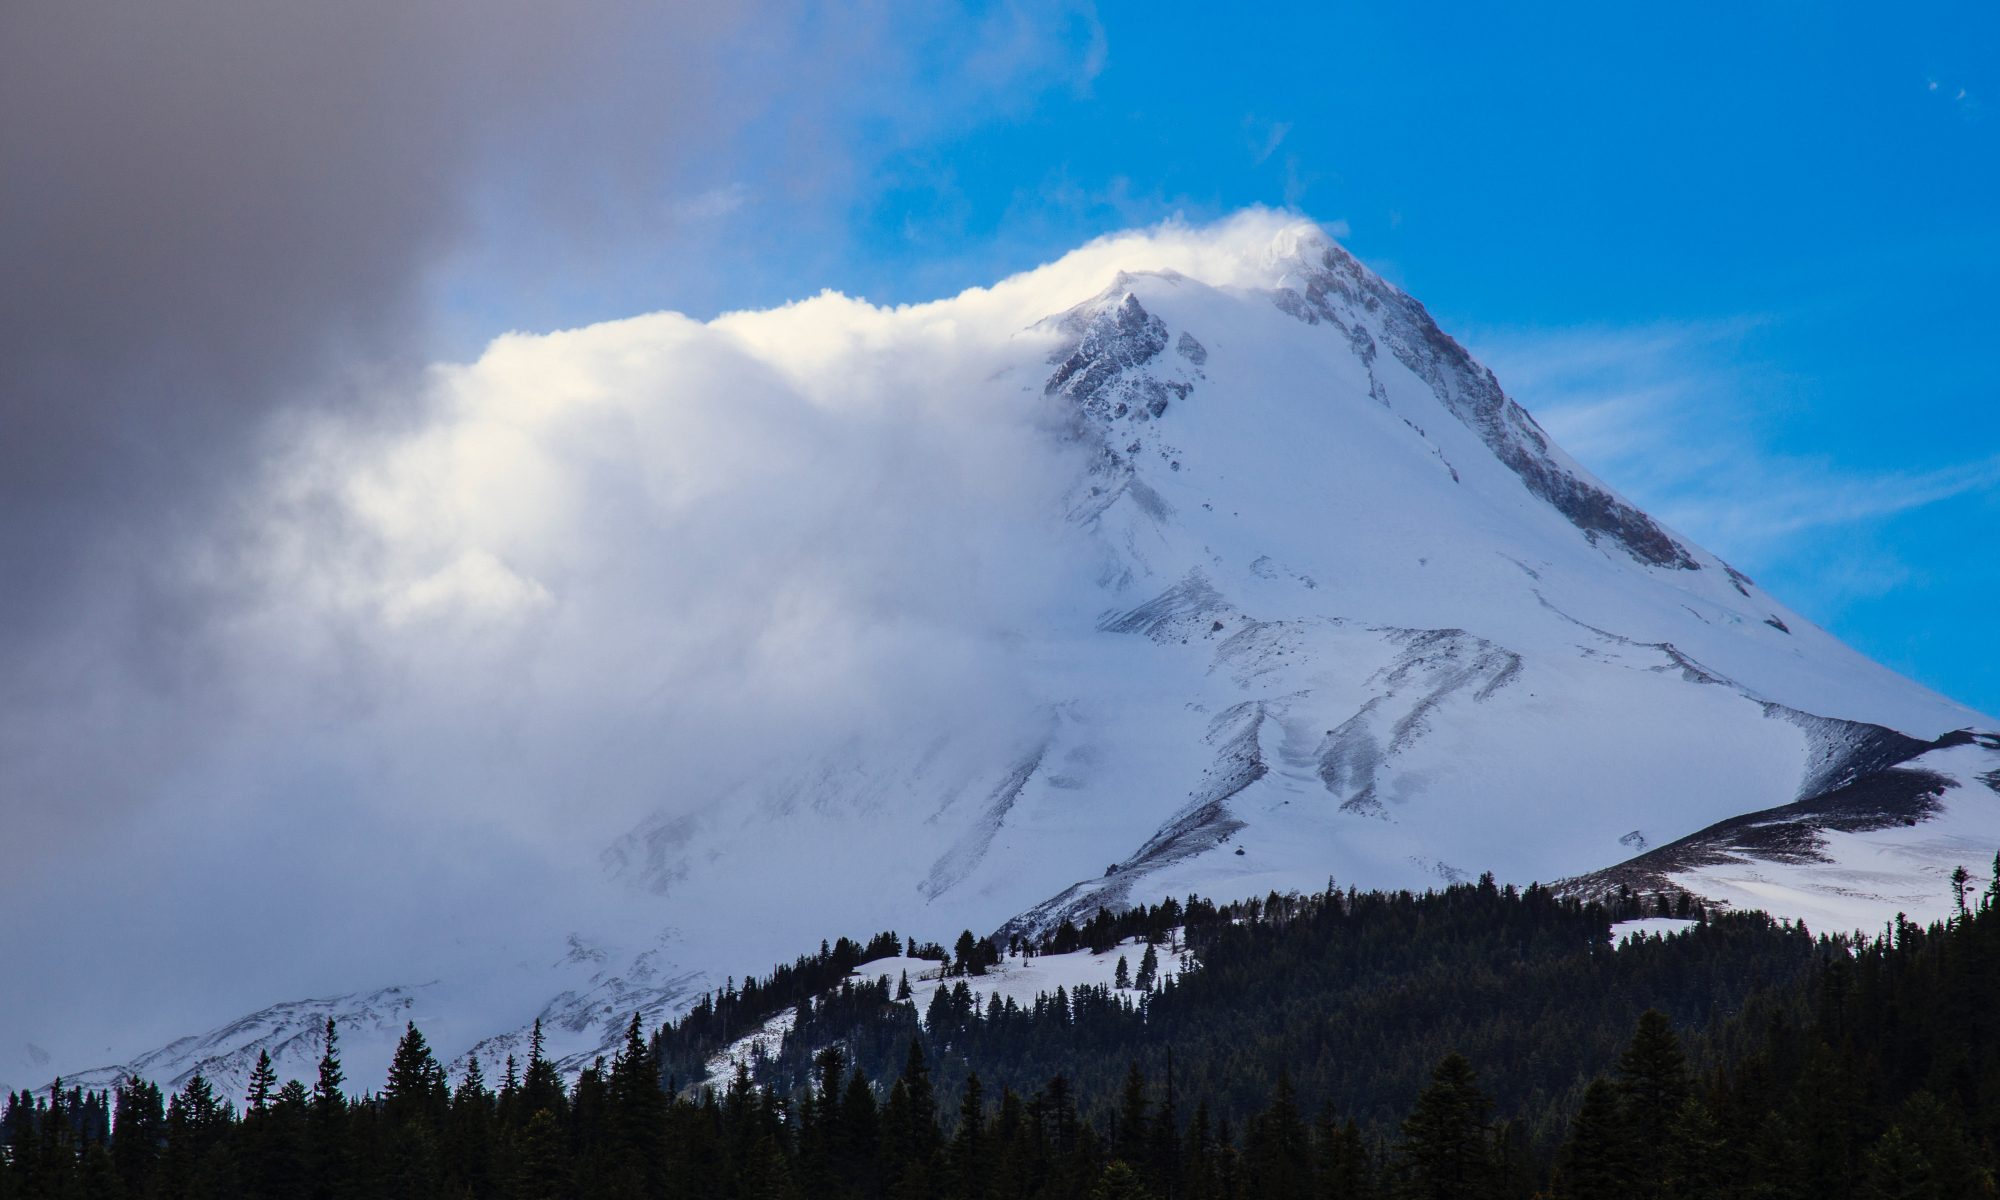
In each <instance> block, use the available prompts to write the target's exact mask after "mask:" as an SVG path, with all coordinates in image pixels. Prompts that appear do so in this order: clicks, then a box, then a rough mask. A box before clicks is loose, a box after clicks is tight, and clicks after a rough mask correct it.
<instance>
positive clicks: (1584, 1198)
mask: <svg viewBox="0 0 2000 1200" xmlns="http://www.w3.org/2000/svg"><path fill="white" fill-rule="evenodd" d="M1632 1176H1633V1169H1632V1154H1631V1136H1630V1133H1629V1132H1628V1130H1627V1129H1626V1126H1625V1114H1624V1112H1623V1110H1622V1109H1621V1108H1620V1107H1619V1103H1618V1092H1617V1089H1615V1088H1613V1087H1612V1086H1611V1084H1610V1083H1608V1082H1606V1081H1605V1080H1603V1079H1593V1080H1591V1082H1590V1086H1589V1087H1587V1088H1585V1089H1584V1093H1583V1104H1582V1106H1581V1107H1579V1108H1578V1109H1577V1114H1576V1120H1575V1121H1574V1122H1572V1123H1571V1124H1570V1130H1569V1140H1568V1141H1567V1142H1565V1143H1564V1144H1563V1148H1562V1153H1561V1155H1560V1156H1559V1157H1558V1160H1557V1164H1556V1187H1555V1194H1556V1196H1557V1200H1623V1198H1624V1197H1626V1196H1629V1195H1632V1194H1633V1183H1632Z"/></svg>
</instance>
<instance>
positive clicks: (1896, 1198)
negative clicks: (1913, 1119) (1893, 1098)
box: [1861, 1125, 1957, 1200]
mask: <svg viewBox="0 0 2000 1200" xmlns="http://www.w3.org/2000/svg"><path fill="white" fill-rule="evenodd" d="M1861 1197H1862V1200H1957V1198H1956V1197H1947V1196H1945V1195H1943V1194H1942V1193H1941V1192H1939V1191H1938V1187H1937V1180H1936V1178H1935V1176H1934V1172H1933V1171H1932V1169H1931V1163H1930V1160H1929V1159H1928V1158H1926V1157H1924V1152H1923V1150H1922V1149H1920V1148H1919V1147H1918V1146H1917V1144H1916V1142H1914V1141H1912V1140H1911V1139H1910V1137H1909V1135H1907V1134H1905V1133H1904V1132H1903V1127H1902V1126H1900V1125H1891V1126H1889V1130H1888V1132H1886V1133H1884V1134H1883V1135H1882V1136H1881V1138H1880V1139H1878V1140H1877V1141H1876V1143H1875V1145H1874V1147H1873V1148H1872V1149H1870V1150H1869V1151H1868V1163H1867V1168H1866V1172H1865V1174H1864V1176H1863V1182H1862V1185H1861Z"/></svg>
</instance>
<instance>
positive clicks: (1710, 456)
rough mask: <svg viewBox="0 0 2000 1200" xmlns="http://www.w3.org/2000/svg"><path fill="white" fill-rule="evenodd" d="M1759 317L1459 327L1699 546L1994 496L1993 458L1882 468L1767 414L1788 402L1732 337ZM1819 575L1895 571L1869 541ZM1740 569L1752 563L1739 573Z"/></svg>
mask: <svg viewBox="0 0 2000 1200" xmlns="http://www.w3.org/2000/svg"><path fill="white" fill-rule="evenodd" d="M1764 324H1765V321H1764V320H1763V319H1762V318H1759V317H1754V316H1751V317H1735V318H1728V319H1723V320H1714V321H1703V322H1667V323H1659V324H1651V325H1643V326H1628V327H1616V328H1610V327H1592V328H1577V329H1562V330H1554V331H1547V330H1540V331H1511V332H1494V333H1490V334H1487V335H1485V336H1483V337H1476V338H1474V339H1473V342H1474V347H1475V350H1476V351H1477V352H1478V353H1479V354H1480V355H1481V356H1482V357H1483V358H1484V359H1485V360H1486V361H1487V362H1489V363H1490V364H1491V365H1492V366H1493V368H1494V370H1495V372H1496V373H1497V374H1498V375H1499V376H1500V379H1501V382H1502V384H1503V385H1504V386H1506V387H1507V389H1508V390H1509V392H1510V393H1511V394H1513V395H1514V396H1515V397H1516V398H1517V399H1519V400H1520V401H1521V402H1522V403H1523V404H1524V405H1526V406H1527V407H1528V408H1529V409H1530V410H1531V411H1532V412H1533V413H1534V414H1535V418H1536V420H1537V421H1539V422H1540V423H1541V424H1542V426H1543V427H1544V428H1545V429H1547V430H1548V431H1549V433H1550V434H1551V435H1553V436H1554V437H1555V439H1556V441H1557V442H1558V443H1560V444H1561V445H1562V446H1563V448H1564V449H1566V450H1568V451H1569V452H1570V453H1571V454H1572V455H1574V456H1575V457H1577V458H1578V459H1579V460H1581V461H1582V462H1583V463H1584V464H1585V465H1586V466H1587V467H1589V468H1590V469H1591V470H1592V471H1594V472H1595V473H1597V474H1598V475H1600V476H1601V477H1603V478H1604V479H1605V480H1606V481H1607V482H1609V483H1611V484H1612V485H1613V486H1614V487H1616V488H1618V489H1619V490H1620V491H1622V492H1624V493H1625V494H1627V495H1628V496H1630V497H1631V498H1632V499H1633V500H1634V501H1636V502H1637V503H1639V504H1640V505H1641V506H1643V507H1645V508H1647V509H1649V510H1650V511H1652V512H1654V513H1655V514H1656V515H1658V516H1659V517H1661V518H1662V519H1663V520H1665V521H1667V522H1668V523H1669V524H1671V525H1673V526H1674V527H1676V528H1678V529H1680V530H1682V531H1683V532H1685V533H1686V534H1688V535H1689V536H1690V537H1693V538H1694V539H1695V540H1696V541H1699V542H1701V543H1703V544H1704V545H1706V546H1708V547H1709V548H1710V549H1712V550H1715V551H1716V552H1717V553H1720V554H1722V555H1723V556H1724V557H1726V558H1730V559H1732V560H1735V561H1737V562H1739V564H1742V565H1746V566H1749V565H1751V564H1758V563H1762V564H1767V565H1768V564H1779V565H1783V564H1785V563H1787V562H1796V561H1800V560H1803V559H1806V558H1807V557H1809V556H1814V555H1819V554H1822V553H1823V552H1824V549H1825V546H1826V544H1827V541H1828V539H1829V537H1833V536H1846V535H1851V534H1861V533H1863V532H1872V531H1873V530H1874V529H1875V528H1876V527H1878V526H1880V525H1881V524H1883V523H1885V522H1887V521H1889V520H1890V519H1892V518H1895V517H1898V516H1902V515H1905V514H1909V513H1912V512H1916V511H1918V510H1921V509H1925V508H1929V507H1931V506H1934V505H1938V504H1941V503H1944V502H1946V501H1950V500H1954V499H1958V498H1961V497H1966V496H1971V495H1978V494H1982V493H1993V494H1996V495H2000V455H1991V456H1985V457H1978V458H1970V459H1967V460H1964V461H1959V462H1949V463H1945V464H1942V465H1924V466H1919V467H1908V468H1902V467H1894V466H1882V465H1869V464H1861V465H1856V464H1854V463H1852V462H1850V461H1843V460H1842V458H1841V457H1839V456H1837V455H1836V454H1835V453H1834V447H1832V446H1831V445H1825V444H1818V445H1815V444H1806V443H1802V442H1801V441H1800V440H1799V438H1798V434H1797V432H1796V430H1793V431H1789V432H1788V431H1786V430H1782V429H1779V428H1777V427H1776V426H1777V422H1776V421H1775V420H1774V419H1773V415H1774V414H1776V413H1782V412H1783V411H1785V410H1787V409H1788V408H1790V407H1792V406H1793V404H1794V400H1793V398H1791V397H1788V396H1784V395H1777V394H1774V391H1775V389H1776V387H1777V386H1778V385H1777V384H1776V383H1774V382H1773V381H1772V379H1771V378H1770V377H1769V376H1768V374H1767V373H1766V372H1764V371H1762V370H1760V369H1759V368H1758V366H1757V365H1756V363H1755V361H1754V357H1753V356H1751V355H1750V354H1749V353H1748V352H1747V351H1746V348H1745V347H1746V343H1747V342H1748V341H1749V340H1751V338H1752V337H1753V335H1754V334H1755V332H1756V331H1757V330H1758V329H1759V328H1760V327H1761V326H1762V325H1764ZM1869 558H1870V559H1871V562H1872V566H1871V567H1870V569H1869V570H1867V571H1863V572H1852V571H1849V572H1842V571H1838V570H1833V569H1831V568H1830V567H1829V569H1827V570H1826V571H1824V572H1822V573H1821V574H1822V577H1823V578H1824V579H1825V580H1826V586H1827V587H1828V588H1829V589H1830V590H1831V591H1833V592H1847V593H1849V594H1878V593H1880V592H1881V591H1884V590H1887V589H1888V588H1891V587H1894V586H1896V585H1897V583H1898V582H1900V581H1901V579H1902V578H1904V577H1905V576H1906V575H1907V570H1906V569H1905V568H1904V567H1902V566H1899V565H1897V564H1896V562H1895V561H1894V555H1893V554H1889V555H1886V556H1885V555H1884V554H1882V553H1879V552H1871V554H1870V555H1869ZM1753 573H1754V570H1753Z"/></svg>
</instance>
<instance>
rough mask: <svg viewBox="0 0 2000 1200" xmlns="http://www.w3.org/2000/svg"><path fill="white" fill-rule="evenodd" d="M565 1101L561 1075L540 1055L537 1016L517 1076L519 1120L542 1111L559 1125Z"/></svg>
mask: <svg viewBox="0 0 2000 1200" xmlns="http://www.w3.org/2000/svg"><path fill="white" fill-rule="evenodd" d="M567 1099H568V1097H567V1095H566V1094H565V1092H564V1090H563V1082H562V1076H561V1074H559V1073H558V1072H557V1071H556V1066H555V1064H554V1063H552V1062H550V1061H549V1060H548V1056H547V1055H545V1054H544V1053H543V1041H542V1020H541V1018H540V1017H537V1018H535V1025H534V1028H533V1030H532V1031H531V1032H530V1033H529V1034H528V1067H527V1070H526V1071H525V1072H523V1073H522V1076H521V1103H520V1109H521V1111H520V1114H519V1115H520V1119H521V1120H522V1121H527V1120H529V1119H530V1118H532V1117H533V1116H534V1114H536V1113H538V1112H542V1111H544V1110H546V1111H547V1112H550V1113H552V1114H554V1115H555V1117H556V1119H557V1124H558V1126H560V1124H561V1120H562V1118H563V1116H564V1115H565V1113H566V1111H567V1110H566V1105H565V1101H566V1100H567Z"/></svg>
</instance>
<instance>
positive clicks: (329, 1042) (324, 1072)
mask: <svg viewBox="0 0 2000 1200" xmlns="http://www.w3.org/2000/svg"><path fill="white" fill-rule="evenodd" d="M321 1039H322V1040H321V1043H320V1056H319V1079H318V1081H317V1082H316V1083H315V1084H314V1085H313V1104H314V1106H315V1107H317V1108H319V1109H321V1110H329V1109H339V1108H342V1107H344V1106H345V1105H346V1103H347V1093H345V1092H343V1091H341V1090H340V1085H341V1084H343V1083H345V1082H346V1081H347V1074H346V1072H344V1071H342V1070H341V1069H340V1033H339V1031H338V1029H336V1028H335V1026H334V1023H333V1018H332V1017H328V1018H327V1019H326V1030H325V1032H324V1033H323V1034H322V1035H321Z"/></svg>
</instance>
